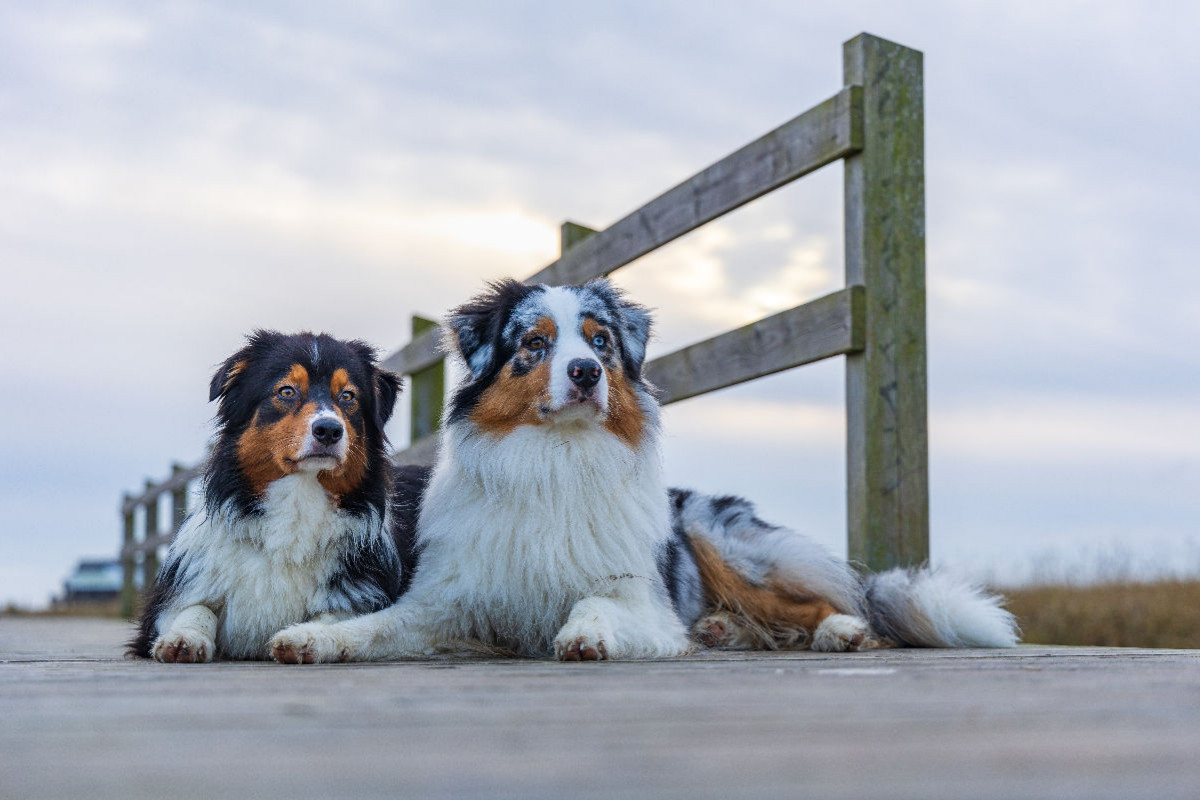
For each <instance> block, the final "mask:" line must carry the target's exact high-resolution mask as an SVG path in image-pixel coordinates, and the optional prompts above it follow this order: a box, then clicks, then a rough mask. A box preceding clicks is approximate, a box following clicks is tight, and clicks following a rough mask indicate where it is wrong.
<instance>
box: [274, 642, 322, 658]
mask: <svg viewBox="0 0 1200 800" xmlns="http://www.w3.org/2000/svg"><path fill="white" fill-rule="evenodd" d="M271 658H273V659H275V660H276V661H278V662H279V663H280V664H311V663H313V654H312V651H311V650H309V649H308V647H306V646H304V645H300V644H296V643H294V642H286V641H285V642H276V641H272V642H271Z"/></svg>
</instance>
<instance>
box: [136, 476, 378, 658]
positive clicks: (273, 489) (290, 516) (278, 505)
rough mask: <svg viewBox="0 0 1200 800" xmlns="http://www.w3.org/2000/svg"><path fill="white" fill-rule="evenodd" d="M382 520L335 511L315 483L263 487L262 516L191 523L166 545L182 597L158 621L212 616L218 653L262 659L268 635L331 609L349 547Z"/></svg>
mask: <svg viewBox="0 0 1200 800" xmlns="http://www.w3.org/2000/svg"><path fill="white" fill-rule="evenodd" d="M381 528H382V520H380V519H378V518H377V517H374V518H370V519H363V518H361V517H355V516H351V515H348V514H345V513H344V512H341V511H339V510H338V508H337V507H336V506H335V505H334V504H333V503H332V502H331V501H330V498H329V496H328V494H327V493H326V492H325V490H324V488H322V487H321V485H320V483H318V482H317V480H316V476H315V475H311V474H305V473H298V474H295V475H289V476H287V477H285V478H281V479H280V480H277V481H275V482H273V483H271V484H270V485H269V486H268V487H267V493H266V497H265V498H264V502H263V509H262V513H261V514H258V515H254V516H245V517H234V516H233V515H231V514H228V513H224V512H219V513H218V514H216V515H214V516H212V517H209V516H207V515H206V514H204V513H200V514H197V515H196V516H194V517H192V518H190V519H189V520H188V522H187V523H185V525H184V527H183V528H182V529H181V530H180V532H179V535H178V536H177V537H176V539H175V541H174V542H173V543H172V545H171V551H172V552H171V553H170V554H169V555H168V558H170V557H172V556H176V555H177V556H178V559H179V568H180V573H181V579H180V580H179V582H178V583H179V585H180V586H181V589H182V590H181V592H180V594H179V596H178V597H177V598H175V599H174V600H173V601H172V602H171V604H170V606H169V607H168V609H167V610H166V611H165V612H164V613H163V614H162V615H161V616H160V617H159V620H158V630H159V631H165V630H167V629H168V628H169V627H170V624H171V621H172V619H173V616H174V615H175V614H177V613H178V612H179V610H180V609H182V608H185V607H187V606H190V605H194V604H203V605H206V606H208V607H209V608H211V609H212V610H213V611H214V612H216V613H217V616H218V620H219V625H218V629H217V648H218V652H220V653H221V654H222V655H224V656H226V657H231V658H266V657H268V654H267V652H266V642H267V640H268V639H269V638H270V636H271V635H272V634H274V633H275V632H276V631H278V630H280V629H281V628H284V627H286V626H288V625H293V624H295V623H297V622H301V621H303V620H305V619H307V618H308V617H310V616H312V615H313V614H316V613H320V612H322V611H325V610H328V609H329V608H330V596H329V589H328V586H329V582H330V578H331V576H332V574H333V571H334V570H336V569H338V565H339V561H340V556H341V555H342V553H343V552H345V550H346V548H347V547H354V546H363V545H364V544H366V540H367V539H368V538H370V537H371V536H378V535H380V533H381Z"/></svg>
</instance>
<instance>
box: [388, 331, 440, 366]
mask: <svg viewBox="0 0 1200 800" xmlns="http://www.w3.org/2000/svg"><path fill="white" fill-rule="evenodd" d="M444 357H445V354H444V353H443V352H442V347H441V332H440V331H439V330H437V329H433V330H428V331H426V332H425V333H422V334H421V335H420V336H414V337H413V339H412V341H411V342H409V343H408V344H406V345H404V347H401V348H400V349H399V350H397V351H396V352H394V353H392V354H391V355H390V356H388V357H387V358H385V359H384V360H383V361H381V362H380V364H379V366H380V367H382V368H383V369H390V370H391V371H392V372H399V373H400V374H401V375H411V374H413V373H414V372H420V371H421V370H423V369H426V368H428V367H432V366H433V365H434V364H438V363H440V362H441V361H442V359H443V358H444Z"/></svg>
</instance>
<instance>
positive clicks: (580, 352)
mask: <svg viewBox="0 0 1200 800" xmlns="http://www.w3.org/2000/svg"><path fill="white" fill-rule="evenodd" d="M542 302H543V304H544V307H545V309H546V313H547V314H548V315H549V316H550V317H551V318H552V319H553V320H554V325H555V326H556V327H557V328H558V339H557V340H556V341H555V343H554V350H553V352H551V354H550V407H551V409H552V410H554V411H558V410H559V409H562V408H565V407H566V406H568V405H570V404H571V403H572V400H573V395H574V396H577V392H578V387H576V386H575V384H574V383H572V382H571V378H570V375H569V374H568V370H567V365H568V364H570V363H571V362H572V361H574V360H575V359H577V358H586V359H591V360H592V361H595V362H596V363H597V364H599V363H600V359H599V357H598V356H597V355H596V351H595V350H593V349H592V345H591V343H590V342H588V341H587V340H586V339H584V336H583V315H582V314H581V313H580V312H581V309H580V305H579V295H578V294H576V293H575V292H572V291H569V290H567V289H562V288H552V289H547V290H546V292H545V295H544V296H543V298H542ZM572 390H575V391H574V392H573V391H572ZM591 396H592V397H594V398H595V401H596V405H597V406H599V410H600V411H601V412H605V411H607V410H608V374H607V373H606V372H605V371H604V370H603V369H601V370H600V382H599V383H597V384H596V386H595V387H594V389H593V390H592V395H591Z"/></svg>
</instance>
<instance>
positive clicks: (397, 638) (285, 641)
mask: <svg viewBox="0 0 1200 800" xmlns="http://www.w3.org/2000/svg"><path fill="white" fill-rule="evenodd" d="M322 616H324V615H318V617H317V618H316V619H315V620H314V621H312V622H304V623H301V624H299V625H292V626H291V627H289V628H284V629H283V630H281V631H280V632H279V633H277V634H275V635H274V636H272V637H271V641H270V642H269V643H268V647H269V649H270V652H271V657H272V658H274V659H275V660H276V661H278V662H279V663H281V664H321V663H328V662H333V661H386V660H387V659H390V658H404V657H406V656H408V657H412V656H420V655H427V654H429V653H430V652H432V651H433V648H434V646H435V645H436V644H437V643H438V639H437V636H436V626H435V625H434V624H433V623H434V621H435V617H434V615H433V614H432V612H431V611H430V610H429V609H428V608H427V607H426V606H423V605H418V604H416V603H412V602H408V603H406V602H404V601H401V602H400V603H398V604H396V605H394V606H392V607H391V608H385V609H383V610H382V611H376V612H375V613H373V614H366V615H364V616H361V617H353V618H351V619H348V620H345V621H343V622H329V621H325V620H322V619H321V617H322Z"/></svg>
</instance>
